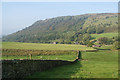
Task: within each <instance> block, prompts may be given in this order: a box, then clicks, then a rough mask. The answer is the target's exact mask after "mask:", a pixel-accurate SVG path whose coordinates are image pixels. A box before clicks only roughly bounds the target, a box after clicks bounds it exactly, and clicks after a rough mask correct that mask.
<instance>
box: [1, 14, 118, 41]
mask: <svg viewBox="0 0 120 80" xmlns="http://www.w3.org/2000/svg"><path fill="white" fill-rule="evenodd" d="M117 30H118V15H117V14H115V13H100V14H84V15H77V16H62V17H56V18H51V19H46V20H39V21H37V22H35V23H34V24H32V25H31V26H29V27H27V28H25V29H23V30H21V31H18V32H16V33H13V34H10V35H8V36H4V37H3V41H15V42H42V43H43V42H53V41H57V42H61V43H62V42H74V41H76V37H78V36H79V34H86V33H88V34H95V33H96V34H101V33H109V32H117Z"/></svg>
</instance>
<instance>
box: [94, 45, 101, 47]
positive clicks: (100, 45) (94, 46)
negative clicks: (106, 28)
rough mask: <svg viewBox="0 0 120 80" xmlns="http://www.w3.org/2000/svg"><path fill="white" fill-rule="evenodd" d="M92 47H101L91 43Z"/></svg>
mask: <svg viewBox="0 0 120 80" xmlns="http://www.w3.org/2000/svg"><path fill="white" fill-rule="evenodd" d="M92 47H101V45H92Z"/></svg>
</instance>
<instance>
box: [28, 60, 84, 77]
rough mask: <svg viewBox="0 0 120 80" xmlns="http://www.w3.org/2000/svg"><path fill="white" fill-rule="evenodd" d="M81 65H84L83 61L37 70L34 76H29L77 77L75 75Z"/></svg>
mask: <svg viewBox="0 0 120 80" xmlns="http://www.w3.org/2000/svg"><path fill="white" fill-rule="evenodd" d="M48 65H49V64H48ZM80 67H82V65H81V62H80V61H77V62H75V63H72V64H69V65H64V66H60V67H55V68H52V69H49V70H46V71H43V72H37V73H35V74H33V75H32V76H29V78H77V77H74V76H75V74H76V73H77V72H78V71H79V70H80Z"/></svg>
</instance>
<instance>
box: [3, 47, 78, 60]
mask: <svg viewBox="0 0 120 80" xmlns="http://www.w3.org/2000/svg"><path fill="white" fill-rule="evenodd" d="M30 54H31V59H41V60H67V61H74V60H75V59H76V57H77V55H78V51H73V50H70V51H68V50H65V51H64V50H23V49H2V60H5V59H30Z"/></svg>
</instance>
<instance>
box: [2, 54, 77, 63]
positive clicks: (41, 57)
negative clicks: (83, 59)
mask: <svg viewBox="0 0 120 80" xmlns="http://www.w3.org/2000/svg"><path fill="white" fill-rule="evenodd" d="M76 58H77V55H75V54H73V55H67V54H63V55H39V56H32V59H35V60H36V59H37V60H66V61H74V60H75V59H76ZM6 59H8V60H9V59H30V57H29V56H2V60H6Z"/></svg>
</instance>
